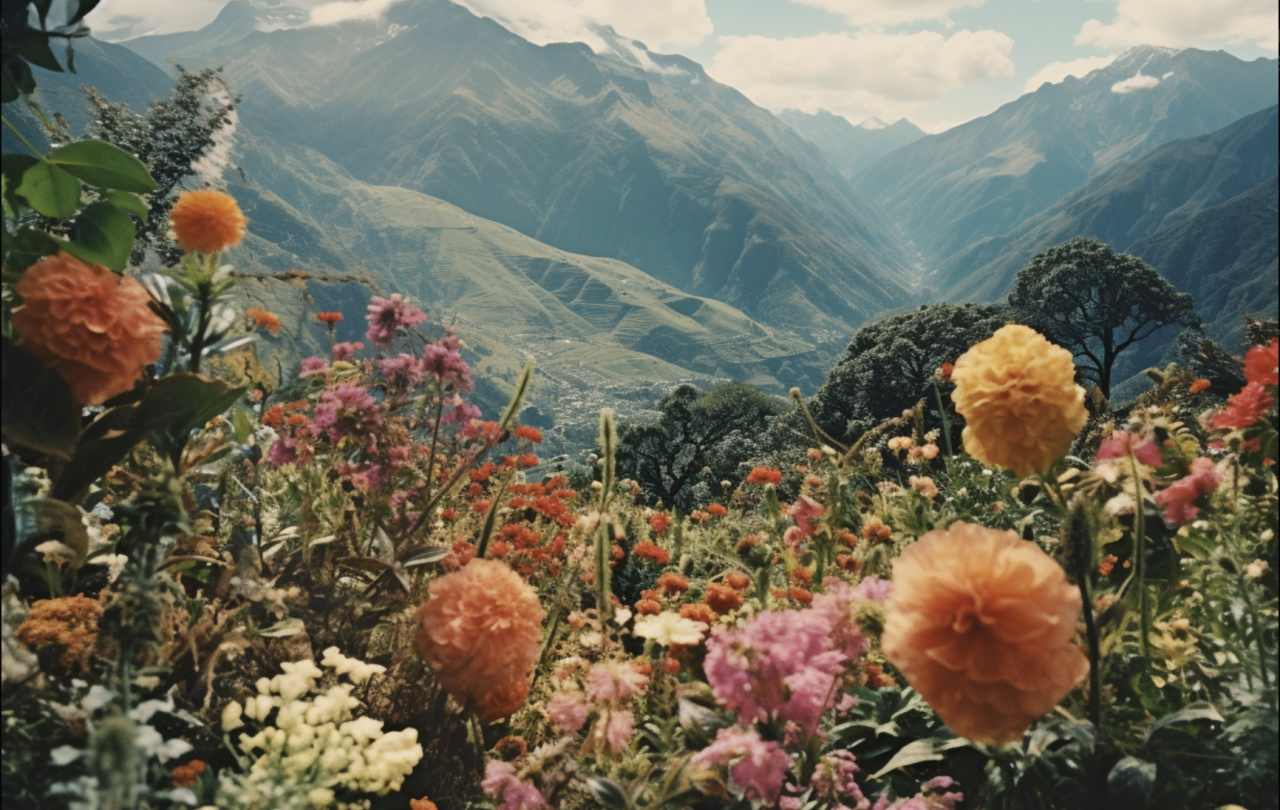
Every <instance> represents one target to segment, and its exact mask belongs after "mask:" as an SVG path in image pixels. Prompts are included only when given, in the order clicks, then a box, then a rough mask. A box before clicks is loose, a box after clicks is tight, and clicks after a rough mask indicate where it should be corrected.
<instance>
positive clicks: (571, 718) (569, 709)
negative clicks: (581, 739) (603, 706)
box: [547, 691, 591, 731]
mask: <svg viewBox="0 0 1280 810" xmlns="http://www.w3.org/2000/svg"><path fill="white" fill-rule="evenodd" d="M590 710H591V707H590V706H589V705H588V704H587V698H586V696H585V695H583V694H582V693H581V692H576V691H573V692H570V691H562V692H556V693H555V694H554V695H552V696H551V699H550V700H548V701H547V716H548V717H550V718H551V722H552V723H555V724H556V725H557V726H559V727H560V728H562V729H564V730H565V731H577V730H578V729H580V728H582V724H583V723H585V722H587V714H588V712H590Z"/></svg>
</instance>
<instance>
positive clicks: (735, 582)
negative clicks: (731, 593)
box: [724, 571, 751, 591]
mask: <svg viewBox="0 0 1280 810" xmlns="http://www.w3.org/2000/svg"><path fill="white" fill-rule="evenodd" d="M724 581H725V584H726V585H728V586H729V587H730V588H733V589H734V590H735V591H742V590H746V589H747V588H748V587H749V586H750V585H751V577H749V576H747V575H746V574H744V573H742V572H741V571H730V572H729V573H728V574H726V575H725V577H724Z"/></svg>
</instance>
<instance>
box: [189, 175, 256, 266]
mask: <svg viewBox="0 0 1280 810" xmlns="http://www.w3.org/2000/svg"><path fill="white" fill-rule="evenodd" d="M248 222H249V221H248V220H247V219H245V216H244V214H243V213H241V211H240V206H239V205H237V204H236V201H235V198H234V197H232V196H231V195H230V194H226V193H224V192H221V191H213V190H212V189H204V190H201V191H188V192H186V193H185V194H183V195H182V196H181V197H179V198H178V201H177V202H176V203H174V206H173V210H171V211H170V212H169V224H170V225H171V226H172V227H173V233H174V236H176V237H177V238H178V245H179V246H180V247H181V248H182V249H183V250H185V251H187V252H188V253H191V252H192V251H197V250H198V251H200V252H201V253H217V252H218V251H220V250H226V249H227V248H229V247H233V246H235V245H238V244H240V240H241V239H243V238H244V228H245V225H246V224H248Z"/></svg>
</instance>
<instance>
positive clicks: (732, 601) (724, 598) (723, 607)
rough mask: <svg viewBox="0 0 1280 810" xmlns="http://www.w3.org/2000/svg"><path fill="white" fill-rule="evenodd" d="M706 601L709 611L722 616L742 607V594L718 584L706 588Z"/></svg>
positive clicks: (714, 583)
mask: <svg viewBox="0 0 1280 810" xmlns="http://www.w3.org/2000/svg"><path fill="white" fill-rule="evenodd" d="M706 599H707V604H708V605H710V607H711V609H712V610H714V611H715V612H716V613H719V614H720V615H722V616H723V615H724V614H726V613H729V612H731V611H734V610H737V609H738V608H740V607H742V594H740V593H738V592H737V591H735V590H734V589H733V588H730V587H729V586H728V585H725V584H723V583H720V582H713V583H711V584H710V585H708V586H707V596H706Z"/></svg>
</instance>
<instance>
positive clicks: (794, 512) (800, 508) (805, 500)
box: [787, 495, 827, 537]
mask: <svg viewBox="0 0 1280 810" xmlns="http://www.w3.org/2000/svg"><path fill="white" fill-rule="evenodd" d="M826 511H827V507H825V506H823V505H822V504H820V503H818V502H817V501H815V500H814V499H813V498H810V497H809V496H808V495H801V496H800V497H799V498H796V502H795V503H793V504H791V507H790V508H789V509H787V514H788V515H790V516H791V517H793V518H795V519H796V526H797V527H799V529H800V531H801V532H802V533H803V535H804V536H805V537H810V536H812V535H813V533H814V532H816V531H817V530H818V527H817V526H815V525H813V520H814V519H815V518H820V517H822V515H823V513H825V512H826Z"/></svg>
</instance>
